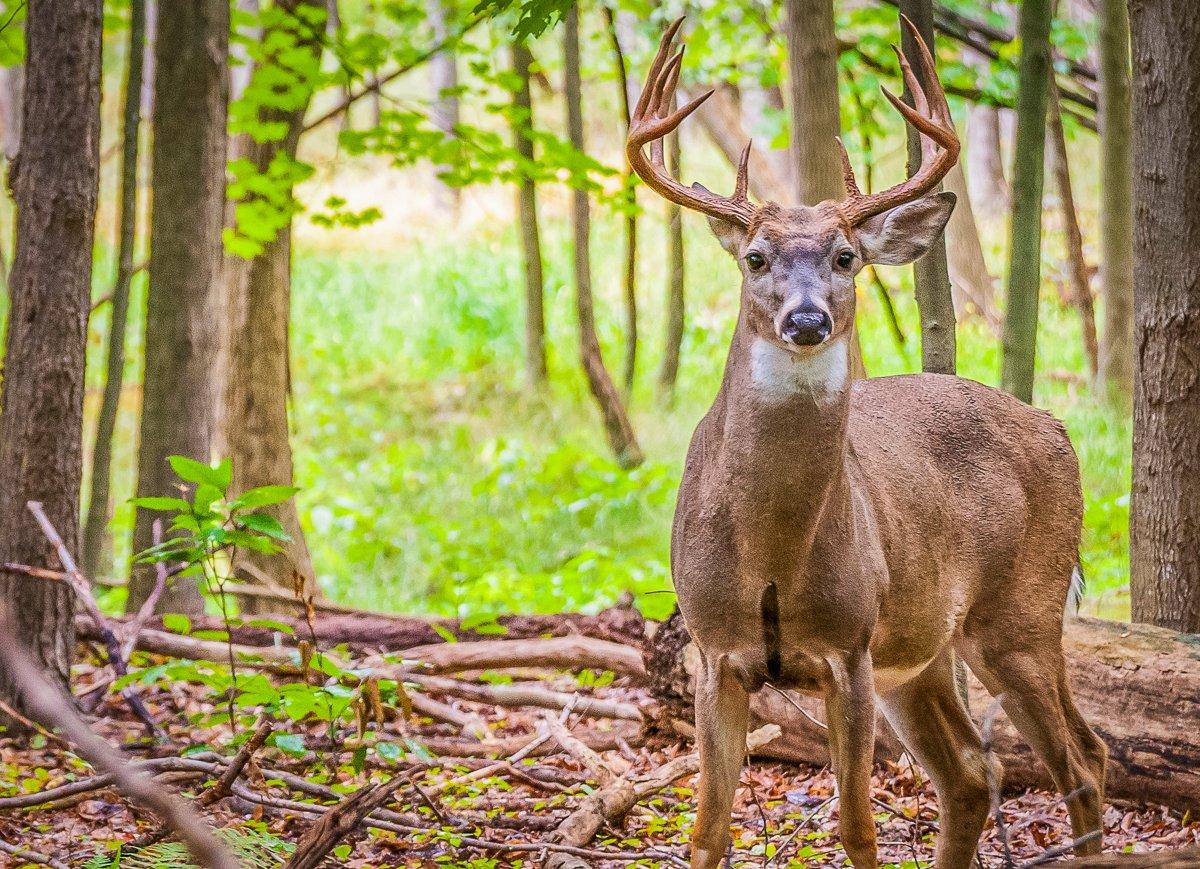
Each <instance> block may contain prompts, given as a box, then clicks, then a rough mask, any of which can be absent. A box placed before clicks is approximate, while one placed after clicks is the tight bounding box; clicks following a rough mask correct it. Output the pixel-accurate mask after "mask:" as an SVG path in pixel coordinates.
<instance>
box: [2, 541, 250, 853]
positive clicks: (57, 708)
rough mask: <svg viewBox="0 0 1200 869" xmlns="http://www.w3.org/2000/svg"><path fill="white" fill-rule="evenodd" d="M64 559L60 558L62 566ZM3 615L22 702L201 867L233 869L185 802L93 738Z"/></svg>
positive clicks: (6, 657) (8, 659)
mask: <svg viewBox="0 0 1200 869" xmlns="http://www.w3.org/2000/svg"><path fill="white" fill-rule="evenodd" d="M65 563H66V562H64V564H65ZM13 637H14V635H13V631H12V627H11V625H10V624H9V622H8V615H7V613H4V612H3V611H0V661H3V663H4V666H5V668H6V669H7V670H8V672H9V673H10V674H11V676H12V677H13V679H14V681H16V682H17V683H18V684H20V685H21V690H22V692H23V694H24V696H25V700H26V706H27V708H28V709H29V710H30V711H31V713H32V714H33V715H34V717H36V718H37V719H39V720H40V721H41V722H42V723H43V724H46V725H50V726H54V727H57V728H59V730H61V731H62V732H63V734H64V735H65V736H66V738H67V739H68V740H70V742H71V743H72V744H73V745H74V746H75V752H76V754H78V755H79V756H80V757H82V758H83V759H84V760H86V761H87V762H88V763H90V764H91V765H92V766H94V767H95V768H96V769H98V770H100V771H102V772H104V773H107V774H108V775H110V776H111V777H112V782H113V784H114V785H115V786H116V787H117V788H118V789H119V790H120V791H121V792H122V793H123V794H125V795H126V796H128V797H129V798H130V799H132V800H133V801H135V802H137V803H141V804H142V805H144V806H146V807H147V808H149V809H150V810H151V811H153V812H154V813H155V814H156V815H158V816H159V818H160V819H162V821H163V822H164V823H165V824H166V825H167V826H169V827H170V828H171V829H172V830H173V831H174V832H175V834H176V835H177V836H179V838H180V840H181V841H182V842H183V843H184V844H185V845H187V848H188V851H189V853H190V854H191V855H192V858H193V859H194V860H195V861H196V863H197V865H199V866H201V867H203V869H239V867H238V863H237V861H236V860H234V858H233V856H232V855H231V854H230V853H229V852H228V851H227V850H226V849H225V846H224V845H222V844H221V842H220V841H219V840H218V839H217V837H216V836H214V835H213V832H212V830H210V829H209V828H208V827H207V826H206V825H205V823H204V822H203V821H202V820H201V819H200V817H199V816H198V815H196V813H195V812H193V811H192V810H191V808H189V807H188V805H187V803H185V802H184V801H183V800H181V799H179V797H177V796H175V795H173V794H171V793H169V792H168V791H166V790H165V789H163V788H162V787H161V786H159V785H157V784H155V783H154V782H153V781H151V779H150V778H149V776H147V775H145V774H143V773H140V772H137V771H136V770H134V769H132V768H130V766H129V763H128V762H127V761H126V760H125V758H124V757H122V756H121V754H120V752H118V751H117V750H116V749H115V748H113V747H112V746H111V745H109V744H108V743H107V742H105V741H104V740H103V739H101V738H100V737H99V736H97V735H96V734H95V733H93V732H92V731H91V729H90V728H89V727H88V725H87V722H85V721H84V720H83V719H82V718H80V717H79V713H77V712H76V711H75V709H74V708H73V707H72V706H71V703H70V701H69V700H68V699H67V698H66V696H65V695H63V694H62V693H61V692H59V691H58V690H57V689H56V688H55V687H54V686H53V685H52V683H50V682H49V681H48V680H47V679H45V678H44V677H43V674H42V673H41V672H39V670H38V667H37V665H36V664H34V663H33V661H32V660H31V659H30V658H29V656H28V654H26V652H25V651H24V649H21V648H19V647H18V646H17V645H16V643H15V641H14V639H13Z"/></svg>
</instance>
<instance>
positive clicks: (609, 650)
mask: <svg viewBox="0 0 1200 869" xmlns="http://www.w3.org/2000/svg"><path fill="white" fill-rule="evenodd" d="M404 657H405V658H406V659H407V658H411V659H413V660H415V661H419V662H420V663H421V665H422V670H423V672H428V673H432V674H438V673H461V672H462V671H464V670H498V669H508V668H512V667H552V668H555V669H570V670H587V669H591V670H612V671H613V672H614V673H620V674H623V675H630V676H638V677H641V678H643V679H644V678H645V677H646V664H645V662H644V660H643V658H642V651H641V649H640V648H638V647H636V646H631V645H625V644H622V643H614V642H611V641H609V640H599V639H596V638H595V637H584V636H580V635H574V636H565V637H549V638H547V639H544V640H543V639H538V640H481V641H479V642H474V643H438V644H436V645H432V646H414V647H412V648H411V649H405V650H404Z"/></svg>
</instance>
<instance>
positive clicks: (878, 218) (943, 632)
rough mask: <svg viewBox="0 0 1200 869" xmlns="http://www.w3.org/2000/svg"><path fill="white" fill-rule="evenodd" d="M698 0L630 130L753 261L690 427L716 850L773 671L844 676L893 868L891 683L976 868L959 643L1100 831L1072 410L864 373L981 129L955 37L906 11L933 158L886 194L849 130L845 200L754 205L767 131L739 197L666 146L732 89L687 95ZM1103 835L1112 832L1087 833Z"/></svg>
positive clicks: (704, 793) (644, 160)
mask: <svg viewBox="0 0 1200 869" xmlns="http://www.w3.org/2000/svg"><path fill="white" fill-rule="evenodd" d="M681 23H682V22H681V21H677V22H675V24H673V25H672V26H671V27H670V29H669V30H668V31H667V33H666V34H665V36H664V37H663V40H662V44H661V45H660V46H659V50H658V55H657V56H656V57H655V59H654V63H653V65H652V66H651V69H650V73H649V79H648V81H647V84H646V88H645V90H644V91H643V93H642V95H641V98H640V99H639V100H638V105H637V110H636V112H635V117H634V119H633V123H632V125H631V127H630V131H629V141H628V144H627V147H626V153H627V154H628V156H629V160H630V163H631V164H632V166H633V168H634V169H635V170H636V171H637V173H638V175H640V176H641V177H642V179H643V180H644V181H645V182H646V183H647V184H648V185H649V186H650V187H651V188H653V189H654V190H656V191H657V192H658V193H659V194H661V195H662V196H664V197H666V198H667V199H669V200H671V201H672V202H676V203H678V204H680V205H683V206H686V207H688V208H691V209H694V210H696V211H699V212H702V213H704V214H706V215H708V217H709V221H710V223H711V225H712V228H713V231H714V232H715V233H716V236H717V238H718V239H719V240H720V242H721V245H722V246H723V247H724V248H725V250H726V251H728V252H729V253H730V254H732V255H733V257H734V258H735V259H736V260H737V263H738V267H739V268H740V269H741V272H742V290H741V310H740V313H739V316H738V321H737V328H736V329H735V330H734V333H733V342H732V345H731V347H730V350H729V357H728V361H727V363H726V366H725V374H724V379H723V381H722V384H721V389H720V392H719V393H718V394H717V398H716V401H715V402H714V404H713V406H712V408H711V410H709V412H708V414H707V415H706V416H705V417H704V419H703V420H701V422H700V424H699V426H698V427H697V429H696V432H695V435H694V436H693V438H692V443H691V447H690V449H689V450H688V455H687V464H686V468H685V470H684V475H683V483H682V485H681V486H680V490H679V503H678V506H677V509H676V515H675V525H674V529H673V532H672V539H671V560H672V571H673V574H674V580H675V588H676V590H677V592H678V596H679V607H680V610H681V611H682V613H683V617H684V620H685V621H686V623H687V627H688V630H689V631H690V633H691V635H692V638H693V639H694V640H695V642H696V645H697V646H698V647H699V649H700V651H701V654H702V658H703V666H702V672H701V675H700V677H699V679H698V683H699V684H698V685H697V687H696V732H697V741H698V742H699V750H700V769H701V771H700V786H699V789H698V793H699V811H698V814H697V817H696V827H695V831H694V833H693V836H692V860H691V864H692V866H693V867H705V869H707V867H715V866H716V865H717V864H718V862H719V861H720V859H721V857H722V855H723V854H724V852H725V849H726V847H727V845H728V842H729V819H730V810H731V806H732V802H733V796H734V791H735V789H736V787H737V783H738V777H739V775H740V772H741V768H742V762H743V750H744V740H745V735H746V727H747V706H748V701H749V695H750V692H753V691H756V690H758V689H760V688H761V687H762V686H763V685H764V684H767V683H770V684H772V685H775V686H778V687H782V688H791V689H796V690H800V691H804V692H810V693H814V694H818V695H820V696H823V697H824V699H825V704H826V711H827V715H828V727H829V743H830V754H831V756H832V758H833V764H834V769H835V771H836V774H837V782H838V795H839V804H838V805H839V822H840V833H841V840H842V845H843V847H844V848H845V850H846V853H847V854H848V855H849V856H850V859H851V861H852V862H853V864H854V866H855V867H856V869H864V867H873V866H875V865H876V849H875V825H874V820H873V813H872V807H871V799H870V778H871V766H872V746H873V742H874V732H875V704H876V699H877V698H878V700H879V702H880V704H881V706H882V708H883V712H884V714H885V715H886V717H887V719H888V721H889V722H891V724H892V726H893V728H894V729H895V731H896V733H897V734H898V735H899V736H900V738H901V739H902V740H903V742H904V743H905V745H906V746H907V748H908V750H909V751H910V752H911V753H912V754H913V755H914V756H915V757H916V758H917V759H918V760H919V761H920V763H921V764H922V765H923V766H924V767H925V769H926V770H927V771H928V773H929V776H930V778H931V779H932V781H933V783H934V786H935V787H936V789H937V795H938V802H939V804H940V807H941V823H940V832H939V833H938V843H937V865H938V866H939V867H946V869H955V867H967V866H969V865H970V864H971V862H972V860H973V858H974V855H975V849H976V846H977V844H978V839H979V835H980V832H981V830H982V828H983V825H984V822H985V820H986V816H987V812H988V803H989V793H988V786H987V773H988V772H989V770H988V768H987V764H988V762H989V761H988V758H987V756H986V755H985V753H984V750H983V746H982V744H981V741H980V736H979V733H978V731H977V730H976V728H975V725H974V723H973V722H972V720H971V717H970V715H969V713H968V711H967V709H966V708H965V707H964V705H963V702H962V701H961V700H960V698H959V695H958V693H957V692H956V690H955V682H954V665H953V655H954V653H956V652H957V653H958V654H960V655H961V656H962V658H963V659H964V660H965V661H966V662H967V664H968V665H969V666H970V668H971V670H972V671H973V672H974V673H975V674H976V675H977V676H978V677H979V678H980V679H981V680H982V681H983V683H984V684H985V685H986V686H987V688H988V689H989V690H990V691H991V692H992V693H993V694H995V695H997V696H1002V702H1003V705H1004V709H1005V710H1006V711H1007V713H1008V715H1009V717H1010V718H1011V719H1012V721H1013V723H1014V724H1015V725H1016V726H1017V728H1018V729H1019V730H1020V732H1021V734H1022V735H1023V737H1024V738H1025V739H1026V740H1027V741H1028V742H1029V744H1030V745H1031V746H1032V747H1033V748H1034V750H1035V751H1036V752H1037V753H1038V755H1039V756H1040V757H1041V759H1042V760H1043V761H1044V762H1045V764H1046V766H1047V767H1048V768H1049V770H1050V772H1051V774H1052V775H1053V777H1054V781H1055V783H1056V784H1057V786H1058V788H1059V789H1060V790H1061V791H1062V792H1063V793H1064V794H1069V795H1070V796H1069V809H1070V815H1071V824H1072V827H1073V829H1074V832H1075V835H1076V836H1077V837H1078V836H1083V835H1085V834H1087V833H1090V832H1092V831H1094V830H1098V829H1100V828H1101V817H1100V806H1101V802H1102V798H1103V781H1104V766H1105V759H1106V754H1107V752H1106V749H1105V746H1104V744H1103V743H1102V742H1101V741H1100V740H1099V739H1098V738H1097V737H1096V736H1095V734H1093V733H1092V731H1091V729H1090V728H1089V727H1088V725H1087V722H1085V721H1084V720H1083V718H1082V717H1081V716H1080V715H1079V713H1078V711H1077V710H1076V708H1075V705H1074V703H1073V702H1072V700H1071V695H1070V691H1069V689H1068V686H1067V679H1066V676H1065V673H1064V662H1063V653H1062V619H1063V611H1064V606H1065V602H1066V600H1067V596H1068V590H1069V588H1070V586H1071V583H1072V576H1073V573H1074V571H1075V570H1076V565H1077V560H1078V547H1079V538H1080V525H1081V517H1082V512H1083V508H1082V496H1081V493H1080V485H1079V465H1078V462H1077V460H1076V458H1075V453H1074V451H1073V450H1072V448H1071V443H1070V441H1069V440H1068V438H1067V434H1066V431H1065V430H1064V429H1063V427H1062V425H1061V424H1060V423H1058V422H1057V421H1056V420H1054V419H1053V418H1051V417H1050V416H1049V415H1047V414H1045V413H1042V412H1040V411H1038V410H1035V409H1033V408H1031V407H1029V406H1027V405H1025V404H1022V403H1021V402H1019V401H1017V400H1016V399H1014V398H1012V397H1010V396H1008V395H1006V394H1004V393H1002V392H999V391H997V390H995V389H991V388H989V387H986V386H981V385H980V384H978V383H974V382H972V381H969V380H963V379H960V378H957V377H950V376H945V375H937V374H918V375H910V376H903V377H883V378H878V379H873V380H865V381H859V382H854V383H852V382H851V380H850V377H849V369H850V367H849V364H848V362H849V360H848V345H849V340H848V338H849V336H850V334H851V330H852V329H853V328H854V307H855V291H854V277H855V274H856V273H857V272H858V270H859V269H861V268H862V267H863V266H864V265H866V264H869V263H876V264H883V265H899V264H902V263H909V262H912V261H913V260H915V259H917V258H919V257H921V256H922V255H924V254H925V252H926V251H927V250H928V249H929V247H930V245H931V244H932V243H933V241H934V240H935V239H936V238H937V237H938V235H939V234H940V233H941V231H942V229H943V227H944V226H945V224H946V221H947V220H948V218H949V216H950V211H951V209H952V208H953V207H954V196H953V195H952V194H950V193H936V192H933V191H934V190H935V189H936V186H937V184H938V182H939V181H940V180H941V179H942V176H944V175H945V174H946V172H947V171H948V170H949V168H950V167H951V166H952V165H954V162H955V160H956V159H957V158H958V151H959V143H958V138H957V136H956V134H955V131H954V126H953V122H952V121H951V118H950V111H949V108H948V106H947V105H946V98H945V94H944V93H943V91H942V89H941V86H940V84H939V83H938V80H937V74H936V71H935V69H934V63H933V58H932V57H931V56H930V54H929V51H928V49H927V48H926V46H925V44H924V43H923V42H922V41H921V39H920V37H919V36H917V34H916V31H915V28H913V27H912V25H911V23H909V22H907V20H906V21H905V26H906V27H908V28H909V30H910V32H911V33H912V34H913V36H914V41H915V42H916V43H917V45H918V47H919V49H920V54H919V57H918V58H917V60H918V62H919V63H920V65H921V69H922V72H923V75H924V79H925V81H926V82H928V83H929V90H928V92H926V91H923V90H922V88H921V86H920V84H919V83H918V81H917V78H916V76H914V75H913V72H912V70H911V68H910V67H909V64H908V62H907V60H906V59H905V58H904V56H903V55H902V54H901V55H900V65H901V69H902V70H903V74H904V78H905V82H906V84H907V86H908V89H909V91H910V92H911V93H912V95H913V99H914V106H915V108H914V107H909V106H908V105H906V104H904V103H903V102H901V101H900V100H898V99H896V98H895V97H894V96H893V95H892V94H890V93H887V91H885V92H884V93H885V95H886V96H887V98H888V100H889V101H890V102H891V103H892V105H893V106H895V107H896V109H897V110H898V111H899V112H900V113H901V114H902V115H903V116H904V117H905V119H906V120H907V121H908V123H910V124H911V125H912V126H913V127H915V128H916V129H917V130H918V131H919V132H920V134H921V138H922V163H921V167H920V169H919V170H918V171H917V172H916V174H915V175H913V177H911V178H909V179H908V180H907V181H904V182H903V183H901V184H898V185H897V186H895V187H892V188H891V189H888V190H885V191H883V192H880V193H876V194H873V195H866V194H862V193H860V192H859V190H858V188H857V186H856V184H855V182H854V174H853V171H852V169H851V167H850V161H849V158H848V157H845V150H844V149H843V151H842V153H843V159H844V166H845V176H846V189H847V193H848V196H847V198H846V199H845V200H843V201H840V202H832V201H830V202H822V203H821V204H819V205H816V206H814V207H811V208H808V207H800V208H784V207H780V206H779V205H776V204H773V203H768V204H765V205H761V206H755V205H753V204H751V202H750V201H749V199H748V198H747V196H746V186H747V183H746V182H747V168H746V167H747V157H748V155H749V147H747V149H746V152H745V153H744V154H743V157H742V160H741V166H740V167H739V169H738V176H737V184H736V187H735V190H734V194H733V196H731V197H724V196H718V195H715V194H713V193H711V192H709V191H708V190H706V189H705V188H703V187H701V186H700V185H698V184H696V185H693V186H691V187H686V186H684V185H683V184H680V183H679V182H678V181H677V180H675V179H674V178H672V177H671V176H670V174H669V173H668V172H667V171H666V169H665V167H664V165H663V160H662V141H661V140H662V137H663V136H665V135H666V134H667V133H669V132H671V131H672V130H674V129H675V128H676V127H678V126H679V124H680V122H681V121H682V120H683V119H684V118H685V117H687V116H688V115H689V114H690V113H691V112H692V111H694V110H695V109H696V107H697V106H698V105H699V104H700V103H701V102H703V100H704V99H705V98H706V97H707V96H708V95H707V94H706V95H705V96H702V97H700V98H698V99H696V100H693V101H692V102H690V103H689V104H688V105H686V106H684V107H683V108H681V109H679V110H677V111H674V112H672V111H671V110H670V107H671V105H672V99H673V96H674V90H675V85H676V83H677V82H678V79H679V70H680V66H681V63H682V54H683V53H682V50H681V51H680V52H679V53H678V54H676V55H674V56H673V57H671V56H670V54H671V44H672V42H673V40H674V37H675V35H676V33H677V32H678V31H679V27H680V24H681ZM897 53H898V54H899V52H897ZM647 145H649V146H650V154H649V156H647V155H646V153H645V151H644V149H645V147H646V146H647ZM1099 849H1100V842H1099V839H1098V837H1093V838H1092V839H1090V840H1089V841H1088V842H1087V843H1086V844H1085V845H1083V846H1081V847H1080V850H1081V851H1084V852H1089V853H1090V852H1097V851H1099Z"/></svg>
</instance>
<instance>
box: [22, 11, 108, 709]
mask: <svg viewBox="0 0 1200 869" xmlns="http://www.w3.org/2000/svg"><path fill="white" fill-rule="evenodd" d="M101 19H102V8H101V2H100V0H57V2H49V0H31V2H30V3H29V8H28V15H27V18H26V22H25V39H26V46H27V52H26V57H27V60H26V73H25V99H24V108H23V123H22V128H21V143H20V155H19V157H18V158H17V161H16V164H15V165H14V166H13V167H12V170H11V177H10V183H11V189H12V191H13V197H14V199H15V200H16V205H17V245H16V256H15V258H14V262H13V270H12V279H11V283H10V295H9V301H10V308H9V316H8V336H7V339H6V347H5V356H4V382H3V387H2V392H0V529H2V531H0V562H6V561H15V562H20V563H23V564H32V565H46V566H55V565H57V556H56V554H55V551H54V547H53V546H52V545H51V544H50V542H49V541H47V540H46V538H45V536H44V535H43V534H42V532H41V529H40V528H39V527H38V524H37V522H36V521H35V520H34V518H33V517H32V516H31V515H30V513H29V511H28V510H27V509H26V507H25V504H26V502H27V501H29V500H38V501H41V502H42V504H43V505H44V508H45V511H46V515H47V516H48V517H49V519H50V520H51V521H52V522H53V523H54V524H55V526H56V527H57V528H58V530H59V532H60V534H61V535H62V537H63V540H64V541H66V544H67V546H68V547H70V549H72V550H76V549H77V548H78V544H79V489H80V477H81V475H82V443H81V441H82V430H83V389H84V364H85V349H86V342H87V320H88V311H89V308H90V304H89V300H90V296H91V277H92V241H93V232H94V228H93V225H94V222H95V216H96V199H97V196H98V185H99V171H100V154H99V141H100V43H101ZM72 603H73V597H72V594H71V591H70V587H69V586H68V585H67V584H66V583H59V582H45V581H44V580H40V579H31V578H29V577H25V576H22V575H17V574H10V573H6V572H3V571H0V607H3V608H4V609H5V610H6V611H7V619H8V623H9V625H10V626H11V629H12V631H13V637H12V639H13V640H14V641H15V642H18V643H20V644H21V646H22V647H23V648H24V649H26V650H27V651H28V652H29V653H30V655H31V656H32V657H33V659H34V661H35V662H36V664H37V665H38V667H40V668H41V669H42V670H44V671H45V675H46V678H47V679H48V680H49V681H50V682H52V683H53V684H54V685H55V686H57V687H60V688H63V689H66V688H67V686H68V684H69V677H70V667H71V660H72V656H73V646H74V622H73V612H72V609H73V606H72ZM0 700H3V701H4V702H5V703H7V704H9V705H10V706H11V707H12V708H14V709H15V710H17V712H19V713H21V714H26V713H30V712H31V710H32V707H31V706H30V705H29V703H28V701H27V699H26V698H25V697H23V696H22V691H21V690H20V686H19V683H18V681H17V679H16V676H15V675H14V674H13V673H10V672H9V668H7V667H6V668H0ZM3 717H4V716H3V715H2V714H0V719H3ZM34 717H36V716H34ZM8 723H11V722H8Z"/></svg>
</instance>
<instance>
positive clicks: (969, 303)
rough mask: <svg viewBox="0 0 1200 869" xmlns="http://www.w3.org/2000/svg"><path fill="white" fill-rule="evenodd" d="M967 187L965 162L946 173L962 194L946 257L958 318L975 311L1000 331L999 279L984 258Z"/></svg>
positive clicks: (949, 186) (949, 232)
mask: <svg viewBox="0 0 1200 869" xmlns="http://www.w3.org/2000/svg"><path fill="white" fill-rule="evenodd" d="M967 188H968V184H967V181H966V179H965V178H964V176H963V170H962V164H961V163H959V164H955V166H954V167H953V168H952V169H951V170H950V172H949V173H947V175H946V189H947V190H949V191H950V192H951V193H953V194H955V195H956V196H957V197H958V204H957V205H956V206H954V211H953V212H951V214H950V222H949V223H947V224H946V260H947V262H948V264H949V266H950V291H951V295H952V298H953V299H954V312H955V317H956V318H957V319H958V320H962V319H963V318H965V317H966V316H968V314H969V312H970V311H971V310H973V311H974V312H975V313H978V314H979V315H980V316H982V317H983V319H984V320H985V321H986V322H987V324H988V325H989V326H990V327H991V328H992V329H993V330H995V331H997V332H998V331H999V328H1000V322H1001V318H1000V311H999V310H998V309H997V307H996V279H995V278H993V277H992V273H991V272H990V271H988V266H987V261H986V260H984V258H983V245H982V244H980V241H979V226H978V224H976V222H975V209H974V200H973V199H972V198H971V193H970V191H969V190H968V189H967Z"/></svg>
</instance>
